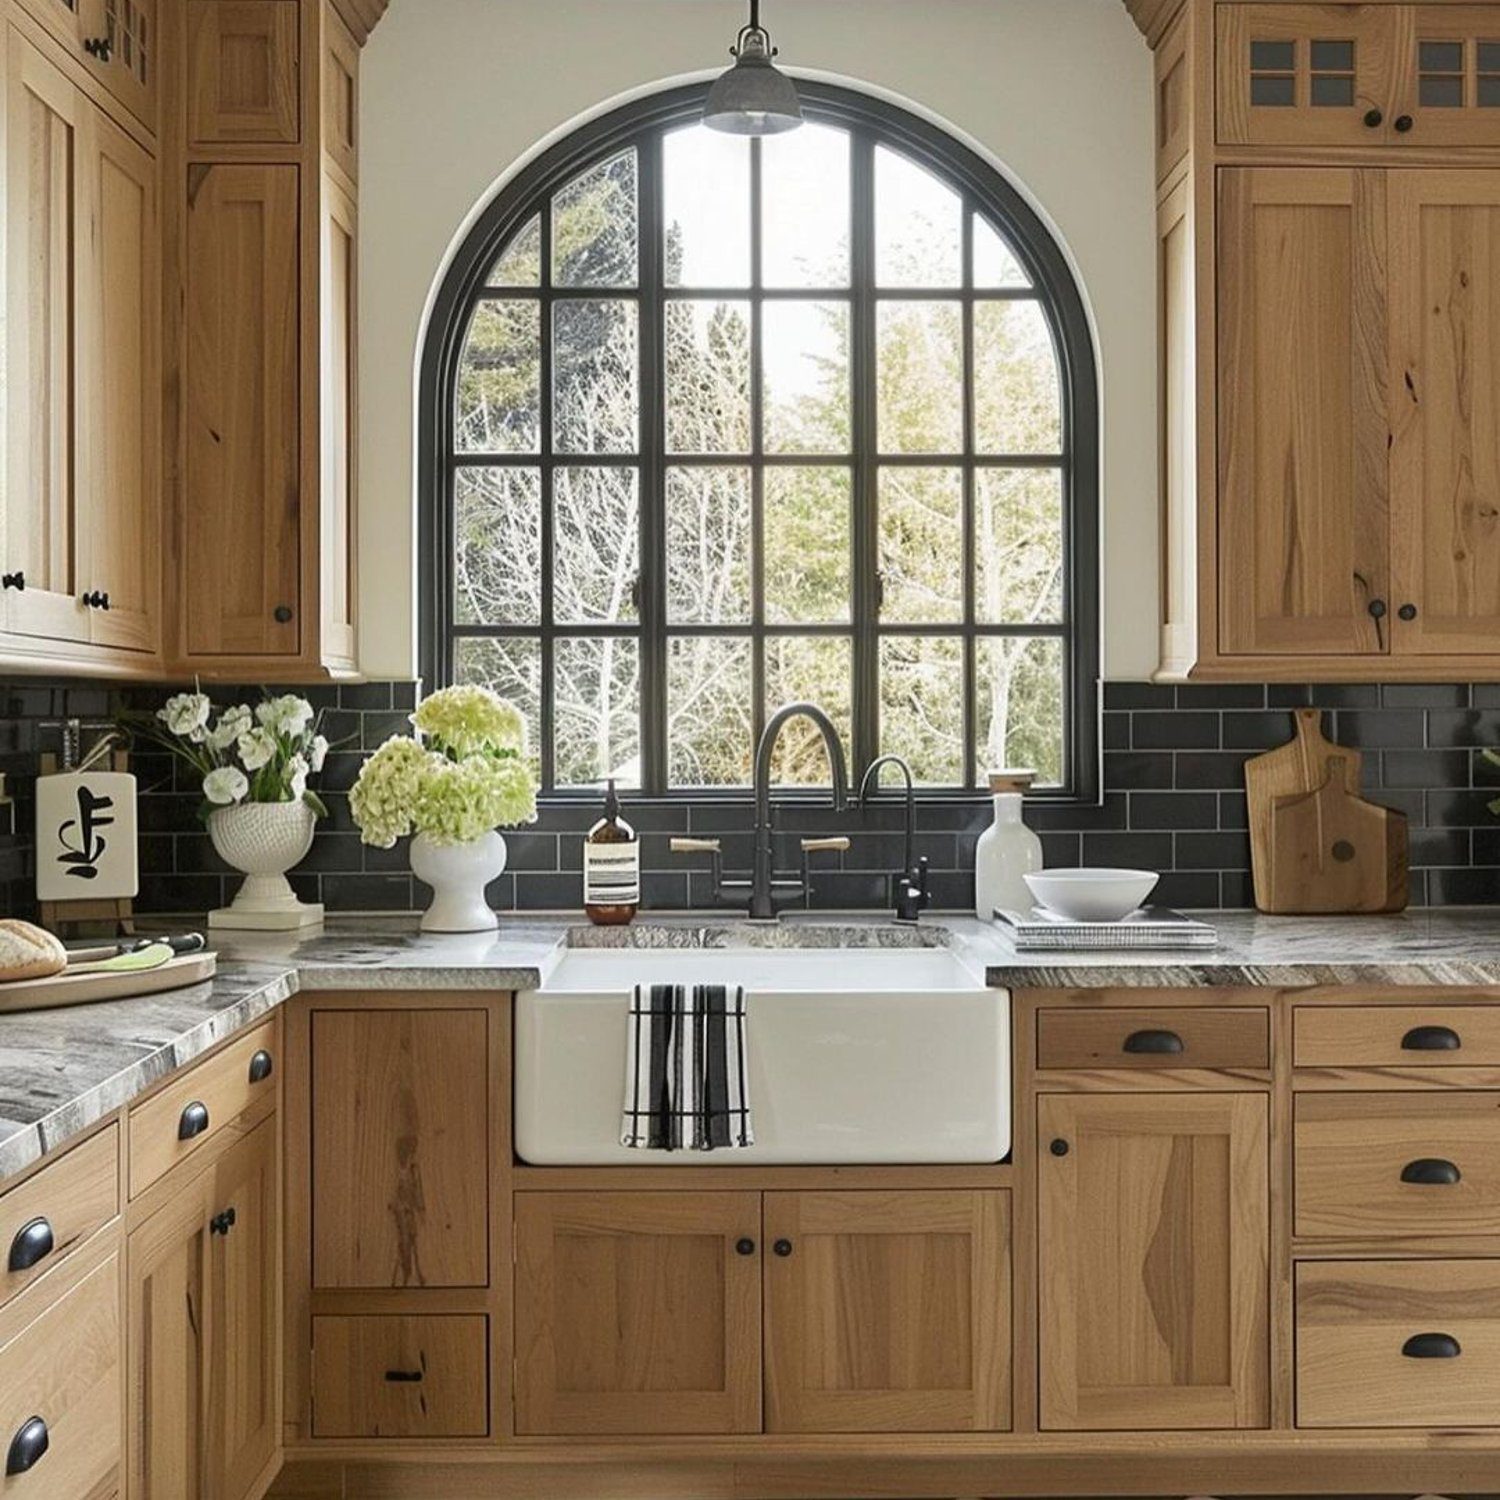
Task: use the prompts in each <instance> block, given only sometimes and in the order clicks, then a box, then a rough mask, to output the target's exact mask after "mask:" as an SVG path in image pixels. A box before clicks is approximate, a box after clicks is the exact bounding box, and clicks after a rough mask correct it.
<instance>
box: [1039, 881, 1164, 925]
mask: <svg viewBox="0 0 1500 1500" xmlns="http://www.w3.org/2000/svg"><path fill="white" fill-rule="evenodd" d="M1160 879H1161V876H1160V875H1156V874H1153V873H1152V872H1151V871H1150V870H1043V871H1041V872H1039V873H1038V874H1036V875H1027V876H1026V877H1025V880H1026V884H1027V886H1028V887H1030V890H1031V894H1032V895H1033V896H1035V897H1036V899H1037V903H1038V905H1040V906H1045V907H1046V908H1047V910H1048V911H1055V912H1057V913H1058V915H1059V916H1064V917H1070V918H1071V919H1072V920H1073V921H1075V922H1118V921H1120V920H1121V919H1122V918H1124V917H1128V916H1129V915H1130V913H1131V912H1133V911H1134V910H1135V909H1136V907H1138V906H1139V905H1140V904H1141V902H1143V901H1144V900H1145V899H1146V897H1147V896H1149V895H1150V894H1151V892H1152V891H1154V890H1155V889H1156V882H1157V881H1158V880H1160Z"/></svg>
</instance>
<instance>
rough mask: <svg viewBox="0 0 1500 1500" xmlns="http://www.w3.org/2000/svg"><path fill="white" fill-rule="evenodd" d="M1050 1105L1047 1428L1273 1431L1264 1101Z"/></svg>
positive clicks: (1044, 1306)
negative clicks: (1056, 1147)
mask: <svg viewBox="0 0 1500 1500" xmlns="http://www.w3.org/2000/svg"><path fill="white" fill-rule="evenodd" d="M1037 1109H1038V1142H1037V1151H1036V1163H1037V1172H1038V1175H1039V1178H1040V1187H1039V1193H1040V1220H1039V1236H1040V1238H1039V1243H1038V1254H1039V1265H1040V1278H1041V1280H1040V1311H1041V1323H1040V1330H1041V1331H1040V1340H1041V1417H1040V1420H1041V1426H1042V1427H1043V1428H1046V1429H1064V1428H1083V1429H1089V1428H1093V1429H1104V1428H1126V1429H1132V1430H1139V1429H1147V1428H1183V1429H1187V1428H1194V1427H1226V1428H1227V1427H1264V1426H1265V1425H1266V1423H1267V1421H1268V1418H1269V1400H1270V1398H1269V1372H1268V1357H1269V1351H1268V1336H1269V1335H1268V1325H1267V1319H1268V1295H1269V1292H1268V1267H1267V1235H1268V1224H1269V1213H1270V1203H1269V1190H1268V1184H1267V1176H1266V1173H1267V1149H1268V1130H1269V1107H1268V1103H1267V1100H1266V1098H1265V1096H1264V1095H1259V1094H1220V1095H1203V1096H1198V1095H1191V1094H1177V1095H1165V1094H1164V1095H1161V1096H1158V1097H1151V1096H1147V1095H1131V1096H1121V1097H1113V1096H1110V1095H1104V1094H1098V1095H1053V1094H1042V1095H1041V1096H1040V1097H1039V1098H1038V1100H1037ZM1054 1145H1059V1146H1063V1147H1065V1149H1064V1150H1063V1151H1062V1152H1061V1153H1059V1152H1057V1151H1055V1150H1054Z"/></svg>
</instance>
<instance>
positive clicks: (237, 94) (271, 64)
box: [187, 0, 301, 146]
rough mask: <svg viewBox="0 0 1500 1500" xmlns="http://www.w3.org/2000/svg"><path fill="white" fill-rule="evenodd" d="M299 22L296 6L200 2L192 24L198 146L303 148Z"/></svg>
mask: <svg viewBox="0 0 1500 1500" xmlns="http://www.w3.org/2000/svg"><path fill="white" fill-rule="evenodd" d="M297 20H298V17H297V4H296V0H192V3H191V4H189V6H188V12H187V24H188V58H189V68H190V70H191V81H190V87H189V93H188V120H189V123H188V133H189V136H190V138H191V141H192V144H193V145H195V146H211V145H222V144H224V143H226V142H241V141H245V142H257V143H258V142H278V143H285V144H289V145H295V144H296V142H297V139H298V137H299V135H300V134H301V130H300V120H301V100H300V98H299V95H300V92H301V90H300V81H299V76H298V66H297V61H298V56H299V47H300V40H299V37H298V34H297Z"/></svg>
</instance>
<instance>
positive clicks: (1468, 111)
mask: <svg viewBox="0 0 1500 1500" xmlns="http://www.w3.org/2000/svg"><path fill="white" fill-rule="evenodd" d="M1497 14H1500V13H1497V10H1496V7H1495V6H1494V5H1493V4H1490V5H1489V6H1487V7H1486V6H1480V7H1478V8H1475V7H1473V6H1469V5H1451V4H1450V5H1442V4H1435V3H1433V4H1428V3H1418V4H1413V5H1403V6H1400V7H1398V8H1396V9H1395V10H1393V11H1392V12H1391V26H1392V29H1393V31H1394V32H1395V38H1396V41H1395V45H1396V49H1397V54H1398V56H1399V59H1400V86H1399V88H1398V91H1397V95H1396V106H1395V108H1396V113H1397V114H1404V115H1408V116H1410V118H1411V121H1412V128H1411V129H1410V130H1409V131H1407V132H1405V133H1404V134H1397V135H1395V136H1394V137H1393V139H1394V141H1395V143H1396V145H1397V147H1398V148H1399V150H1400V151H1401V152H1402V154H1406V153H1408V152H1417V151H1424V150H1441V151H1447V152H1450V153H1451V152H1455V151H1457V152H1459V153H1461V154H1466V153H1467V152H1469V151H1472V150H1475V149H1477V148H1482V147H1486V146H1489V147H1493V146H1497V145H1500V117H1497V112H1496V110H1495V109H1494V108H1493V107H1492V106H1489V105H1486V104H1484V103H1482V102H1481V100H1480V97H1479V73H1480V69H1479V66H1478V63H1479V57H1478V46H1479V44H1480V43H1482V42H1493V41H1495V40H1496V39H1497V38H1500V20H1497ZM1425 42H1447V43H1449V44H1452V43H1454V42H1457V43H1458V44H1459V46H1460V48H1461V49H1462V53H1461V63H1460V67H1461V70H1462V103H1461V104H1460V105H1458V107H1456V108H1448V107H1443V108H1428V107H1426V105H1425V103H1424V100H1423V98H1422V94H1421V87H1420V82H1421V74H1422V72H1423V68H1422V65H1421V57H1422V53H1421V48H1422V45H1423V43H1425ZM1449 159H1450V160H1453V159H1454V158H1453V157H1452V156H1450V158H1449Z"/></svg>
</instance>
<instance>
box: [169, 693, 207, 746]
mask: <svg viewBox="0 0 1500 1500" xmlns="http://www.w3.org/2000/svg"><path fill="white" fill-rule="evenodd" d="M212 707H213V705H212V704H210V703H209V701H208V695H207V694H206V693H178V694H176V695H175V696H174V697H171V698H168V699H167V702H166V705H165V707H163V708H161V709H158V710H157V714H156V717H157V718H158V719H160V720H161V721H162V723H163V724H165V725H166V726H167V728H168V729H170V730H171V731H172V733H173V734H175V735H180V736H181V737H182V738H183V739H197V740H201V739H202V735H201V734H195V731H198V730H201V729H202V728H203V726H204V725H205V724H207V723H208V716H209V713H210V712H211V711H212Z"/></svg>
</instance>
